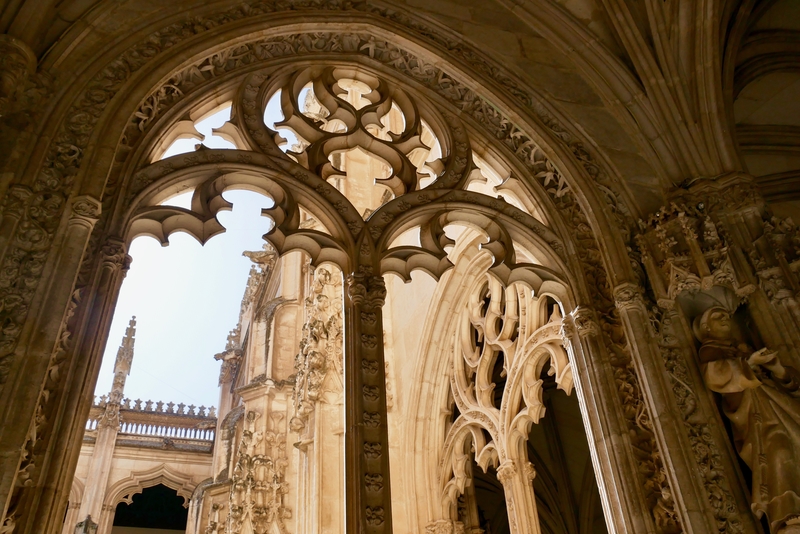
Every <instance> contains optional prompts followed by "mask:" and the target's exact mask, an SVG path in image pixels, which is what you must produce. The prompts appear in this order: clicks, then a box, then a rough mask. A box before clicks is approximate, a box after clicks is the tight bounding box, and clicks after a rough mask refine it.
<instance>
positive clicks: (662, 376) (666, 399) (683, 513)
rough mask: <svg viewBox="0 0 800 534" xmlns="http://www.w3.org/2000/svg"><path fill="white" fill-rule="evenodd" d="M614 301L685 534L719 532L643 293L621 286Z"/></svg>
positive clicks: (615, 293)
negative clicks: (699, 477)
mask: <svg viewBox="0 0 800 534" xmlns="http://www.w3.org/2000/svg"><path fill="white" fill-rule="evenodd" d="M614 299H615V301H616V306H617V309H618V310H619V314H620V318H621V319H622V323H623V325H624V327H625V332H626V335H627V338H628V339H630V340H632V341H631V357H632V359H633V363H634V366H635V368H636V372H637V374H638V375H639V377H640V380H642V381H643V383H644V384H643V388H642V390H643V393H644V398H645V402H646V403H647V408H648V411H649V412H650V417H651V420H652V425H653V433H654V434H655V437H656V441H657V443H658V448H659V450H660V451H662V456H663V458H662V461H663V463H664V468H665V469H666V476H667V479H668V480H669V482H670V487H671V488H672V490H673V495H672V499H673V500H674V501H675V504H676V506H675V510H676V512H677V513H678V515H679V517H680V519H681V525H682V526H683V528H684V531H685V532H696V533H700V532H713V531H714V530H715V529H716V524H715V520H714V515H713V512H712V511H711V510H710V507H709V503H708V499H706V496H705V493H704V491H703V487H702V482H701V481H700V480H699V479H698V477H697V476H696V474H695V472H696V469H697V468H696V465H697V464H696V462H695V459H694V455H693V453H692V448H691V443H689V440H688V439H687V436H686V434H685V431H684V430H683V425H682V422H683V418H682V417H681V415H680V412H679V410H678V409H677V406H676V403H675V398H674V396H673V393H672V388H671V384H670V383H669V379H668V378H667V373H666V369H665V367H664V363H663V361H662V359H661V355H660V351H659V348H658V346H657V344H656V340H655V336H654V332H653V330H652V327H651V326H650V316H649V314H648V312H647V308H646V306H645V304H644V298H643V290H642V288H641V287H639V286H638V285H636V284H622V285H620V286H617V287H616V288H614Z"/></svg>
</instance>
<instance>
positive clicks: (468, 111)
mask: <svg viewBox="0 0 800 534" xmlns="http://www.w3.org/2000/svg"><path fill="white" fill-rule="evenodd" d="M315 35H316V34H315ZM349 35H351V36H355V37H358V36H357V35H355V34H349ZM291 37H298V39H299V38H300V37H302V36H291ZM300 41H302V39H300ZM303 47H305V44H303ZM359 47H360V48H359ZM353 48H359V50H358V51H357V53H358V54H362V57H363V56H368V57H369V59H370V60H374V61H377V62H379V61H380V58H381V57H382V56H381V55H380V54H377V53H376V50H384V55H385V56H386V58H388V59H387V60H386V61H388V63H386V62H384V64H385V65H387V66H388V67H395V68H397V70H398V71H399V72H401V73H402V74H405V75H406V76H408V77H410V78H411V79H415V78H417V79H421V82H420V83H423V84H425V83H426V82H427V83H428V84H429V85H430V84H432V83H434V82H437V81H438V85H435V86H431V87H429V88H433V89H434V90H436V91H437V92H438V93H439V94H440V95H441V96H443V97H444V98H446V99H449V100H450V101H451V102H453V103H454V104H455V105H456V106H457V108H459V109H462V110H463V112H464V113H465V115H467V116H471V117H473V118H474V120H476V121H477V122H478V123H479V124H482V125H483V126H484V127H486V128H487V129H488V130H490V131H491V130H494V131H491V134H490V135H489V136H488V137H490V138H491V137H495V138H497V139H499V140H501V142H502V143H505V144H506V145H508V147H509V148H510V149H511V150H512V152H513V153H514V154H515V155H516V156H517V157H518V158H519V159H520V160H522V161H524V162H527V163H528V164H532V165H539V164H540V163H537V162H539V160H540V159H541V163H543V162H545V161H546V158H545V159H542V156H543V152H542V151H541V149H540V148H539V146H538V142H536V141H534V140H533V138H532V137H531V135H530V134H529V133H527V132H525V131H524V129H521V128H519V127H518V126H516V125H514V123H513V122H512V121H511V120H510V119H509V118H508V117H506V116H504V115H503V113H502V112H500V111H498V110H497V109H496V108H495V107H494V106H493V105H491V104H489V103H488V102H486V101H484V100H483V99H482V98H481V97H479V96H478V95H476V94H475V93H474V92H473V91H472V89H470V88H469V87H468V86H465V85H463V84H461V82H459V81H457V80H458V79H459V76H453V75H451V74H448V73H445V72H443V71H440V70H438V67H433V66H432V65H430V64H427V63H425V62H424V61H423V60H421V59H419V58H417V57H414V56H411V57H405V56H404V57H403V60H402V61H400V60H398V59H397V58H396V57H395V54H396V53H400V52H403V53H405V54H408V52H407V51H400V50H399V49H397V47H393V46H391V45H389V44H388V43H386V42H379V41H376V40H375V38H374V37H369V38H368V40H366V42H365V44H361V41H359V46H354V47H353ZM303 50H304V51H305V52H308V49H307V48H303ZM387 50H390V51H393V52H389V51H387ZM321 52H325V49H324V48H323V49H322V50H321ZM293 53H294V52H293ZM376 54H377V55H376ZM301 57H302V55H301V56H298V59H300V58H301ZM470 57H471V56H470ZM391 60H394V61H393V62H392V61H391ZM242 63H244V64H246V63H247V62H244V61H243V62H242ZM412 65H413V67H412ZM432 68H434V69H437V70H433V71H431V70H430V69H432ZM520 98H522V97H520ZM532 98H533V97H531V96H530V95H528V96H527V97H526V98H523V100H524V102H525V105H530V102H532V101H534V100H536V99H533V100H531V99H532ZM256 115H257V114H256ZM250 120H255V121H261V117H257V116H253V117H251V119H250ZM553 121H554V119H553V117H548V120H547V121H546V122H547V124H551V125H555V124H557V123H558V121H555V122H553ZM554 127H555V126H554ZM259 128H260V126H259ZM558 132H561V134H563V133H564V132H563V131H561V130H558ZM266 137H269V136H266ZM536 154H540V155H539V156H536ZM576 154H577V155H578V158H577V160H578V161H579V162H581V165H588V166H589V167H587V168H588V169H589V170H588V172H589V174H590V175H596V174H597V173H598V172H599V169H600V168H601V167H600V166H598V165H597V164H596V163H594V162H592V161H591V158H590V156H589V155H588V153H587V152H586V150H585V149H582V148H581V149H580V150H579V151H578V152H577V153H576ZM536 175H537V178H539V179H542V180H544V181H545V185H546V186H547V184H548V183H553V184H554V183H560V182H561V181H562V180H563V178H561V177H558V178H556V177H554V176H553V171H546V170H545V169H541V170H539V171H536ZM555 175H556V176H559V175H560V173H559V172H558V171H555ZM599 187H600V190H601V191H603V193H601V194H600V196H599V197H598V198H605V199H606V200H611V199H613V198H615V194H614V193H613V192H611V191H610V190H609V189H608V187H607V186H603V185H602V184H600V186H599ZM564 193H565V192H564V191H563V190H561V186H559V188H558V189H555V190H554V191H553V194H556V195H559V196H560V195H563V194H564ZM584 198H588V197H586V196H585V197H584ZM612 212H613V213H623V212H625V210H624V209H623V210H621V211H620V210H619V209H617V208H613V209H612Z"/></svg>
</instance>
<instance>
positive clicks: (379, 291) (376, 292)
mask: <svg viewBox="0 0 800 534" xmlns="http://www.w3.org/2000/svg"><path fill="white" fill-rule="evenodd" d="M372 272H373V271H372V268H371V267H365V268H361V269H360V270H359V272H356V273H352V274H349V275H347V277H346V278H345V282H346V284H347V295H348V296H349V297H350V299H351V300H352V301H353V303H354V304H356V305H358V306H362V307H363V308H366V309H375V308H382V307H383V304H384V303H385V302H386V282H384V280H383V277H382V276H380V275H374V274H372Z"/></svg>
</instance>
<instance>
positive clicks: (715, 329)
mask: <svg viewBox="0 0 800 534" xmlns="http://www.w3.org/2000/svg"><path fill="white" fill-rule="evenodd" d="M706 332H708V337H710V338H712V339H730V337H731V314H730V313H728V312H727V311H725V310H723V309H722V308H714V309H712V310H711V312H710V313H709V314H708V319H707V320H706Z"/></svg>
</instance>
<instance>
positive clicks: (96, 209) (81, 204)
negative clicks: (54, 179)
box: [69, 195, 102, 229]
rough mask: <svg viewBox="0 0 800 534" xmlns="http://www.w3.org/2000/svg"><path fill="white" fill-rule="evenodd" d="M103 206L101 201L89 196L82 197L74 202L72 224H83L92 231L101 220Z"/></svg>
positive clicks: (71, 215) (70, 220)
mask: <svg viewBox="0 0 800 534" xmlns="http://www.w3.org/2000/svg"><path fill="white" fill-rule="evenodd" d="M101 211H102V204H101V203H100V201H99V200H97V199H96V198H94V197H91V196H89V195H81V196H79V197H75V198H74V199H73V200H72V213H71V214H70V218H69V222H70V224H81V225H84V226H86V227H87V228H89V229H91V228H94V225H95V223H96V222H97V221H98V220H100V212H101Z"/></svg>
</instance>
